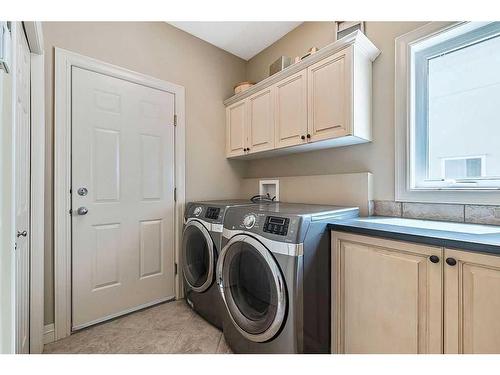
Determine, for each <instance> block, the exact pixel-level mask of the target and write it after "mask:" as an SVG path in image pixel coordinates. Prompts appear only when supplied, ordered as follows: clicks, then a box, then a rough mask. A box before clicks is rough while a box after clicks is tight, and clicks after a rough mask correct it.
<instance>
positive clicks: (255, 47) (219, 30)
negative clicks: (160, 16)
mask: <svg viewBox="0 0 500 375" xmlns="http://www.w3.org/2000/svg"><path fill="white" fill-rule="evenodd" d="M168 23H169V24H171V25H173V26H175V27H177V28H179V29H181V30H183V31H185V32H187V33H189V34H191V35H194V36H196V37H198V38H200V39H203V40H204V41H206V42H208V43H210V44H213V45H214V46H216V47H219V48H221V49H223V50H225V51H227V52H230V53H232V54H233V55H236V56H238V57H241V58H242V59H245V60H249V59H251V58H252V57H254V56H255V55H256V54H258V53H259V52H260V51H262V50H263V49H265V48H266V47H269V46H270V45H271V44H273V43H274V42H276V41H277V40H278V39H280V38H281V37H283V36H284V35H285V34H287V33H288V32H290V31H291V30H293V29H295V28H296V27H297V26H299V25H300V24H301V23H302V22H168Z"/></svg>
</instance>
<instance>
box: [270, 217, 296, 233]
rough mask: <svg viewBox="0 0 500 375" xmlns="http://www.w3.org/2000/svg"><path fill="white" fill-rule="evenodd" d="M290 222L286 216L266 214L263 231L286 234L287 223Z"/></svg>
mask: <svg viewBox="0 0 500 375" xmlns="http://www.w3.org/2000/svg"><path fill="white" fill-rule="evenodd" d="M289 224H290V219H289V218H286V217H278V216H266V221H265V223H264V228H263V229H264V232H266V233H272V234H277V235H280V236H286V235H287V233H288V225H289Z"/></svg>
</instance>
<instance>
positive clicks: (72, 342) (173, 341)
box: [44, 300, 231, 354]
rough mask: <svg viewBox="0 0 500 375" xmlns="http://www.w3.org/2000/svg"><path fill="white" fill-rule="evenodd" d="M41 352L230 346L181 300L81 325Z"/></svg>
mask: <svg viewBox="0 0 500 375" xmlns="http://www.w3.org/2000/svg"><path fill="white" fill-rule="evenodd" d="M44 353H45V354H56V353H68V354H77V353H78V354H80V353H82V354H84V353H86V354H94V353H104V354H105V353H108V354H111V353H177V354H181V353H187V354H194V353H205V354H210V353H211V354H215V353H222V354H229V353H231V349H230V348H229V347H228V346H227V344H226V342H225V341H224V337H223V335H222V332H221V331H219V330H218V329H217V328H215V327H213V326H212V325H210V324H209V323H207V322H206V321H205V320H204V319H203V318H201V317H199V316H198V315H197V314H196V313H194V312H193V311H192V310H191V309H190V308H189V307H188V306H187V305H186V303H185V301H184V300H180V301H173V302H167V303H163V304H161V305H157V306H153V307H150V308H147V309H144V310H141V311H138V312H135V313H132V314H129V315H126V316H124V317H121V318H117V319H114V320H112V321H109V322H106V323H102V324H99V325H96V326H93V327H90V328H86V329H83V330H81V331H79V332H77V333H75V334H73V335H71V336H70V337H67V338H65V339H62V340H59V341H56V342H53V343H50V344H47V345H45V348H44Z"/></svg>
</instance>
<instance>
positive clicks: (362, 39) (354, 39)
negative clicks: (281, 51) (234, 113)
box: [224, 31, 380, 106]
mask: <svg viewBox="0 0 500 375" xmlns="http://www.w3.org/2000/svg"><path fill="white" fill-rule="evenodd" d="M351 45H354V46H356V47H357V48H359V50H360V51H361V52H363V53H364V54H365V55H366V56H367V58H369V59H370V60H371V61H374V60H375V59H376V58H377V56H378V55H379V54H380V50H379V49H378V48H377V47H375V45H374V44H373V43H372V42H371V41H370V39H368V38H367V37H366V36H365V34H363V33H362V32H361V31H355V32H353V33H351V34H349V35H346V36H345V37H343V38H342V39H339V40H337V41H335V42H333V43H331V44H329V45H327V46H325V47H323V48H321V49H320V50H319V51H318V52H316V53H314V54H312V55H310V56H308V57H306V58H305V59H304V60H302V61H300V62H298V63H296V64H292V65H290V66H289V67H287V68H285V69H283V70H282V71H281V72H278V73H276V74H273V75H272V76H270V77H267V78H266V79H263V80H262V81H260V82H259V83H257V84H255V85H254V86H252V87H251V88H249V89H248V90H245V91H243V92H241V93H239V94H236V95H233V96H231V97H230V98H228V99H226V100H224V105H225V106H229V105H231V104H234V103H236V102H238V101H240V100H242V99H245V98H247V97H249V96H250V95H252V94H255V93H256V92H258V91H260V90H262V89H265V88H266V87H269V86H271V85H272V84H274V83H276V82H279V81H281V80H282V79H284V78H286V77H288V76H291V75H292V74H295V73H297V72H299V71H301V70H303V69H305V68H307V67H308V66H310V65H313V64H315V63H317V62H318V61H321V60H323V59H324V58H326V57H328V56H331V55H333V54H334V53H336V52H338V51H340V50H342V49H344V48H347V47H349V46H351Z"/></svg>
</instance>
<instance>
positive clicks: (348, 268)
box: [332, 232, 443, 354]
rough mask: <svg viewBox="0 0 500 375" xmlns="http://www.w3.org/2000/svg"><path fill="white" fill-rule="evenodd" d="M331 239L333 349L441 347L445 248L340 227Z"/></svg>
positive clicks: (396, 350)
mask: <svg viewBox="0 0 500 375" xmlns="http://www.w3.org/2000/svg"><path fill="white" fill-rule="evenodd" d="M332 241H333V243H332V248H333V250H334V253H333V257H332V351H333V352H334V353H410V354H414V353H442V316H443V310H442V309H443V306H442V305H443V299H442V298H443V296H442V272H443V267H442V249H441V248H435V247H430V246H423V245H416V244H410V243H403V242H398V241H391V240H384V239H379V238H374V237H367V236H360V235H353V234H348V233H340V232H333V236H332ZM431 256H436V257H437V260H438V261H437V263H434V262H432V261H431V259H430V257H431ZM432 259H433V260H434V261H436V258H432Z"/></svg>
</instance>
